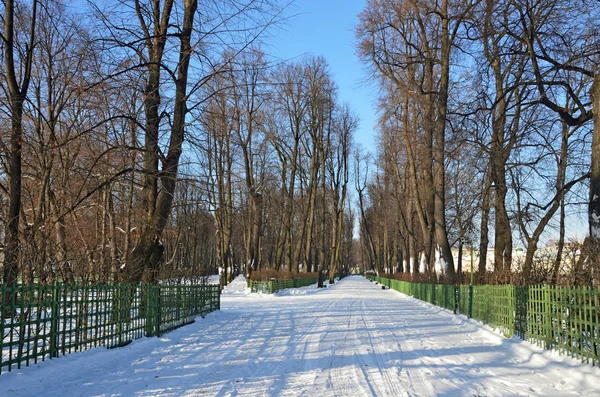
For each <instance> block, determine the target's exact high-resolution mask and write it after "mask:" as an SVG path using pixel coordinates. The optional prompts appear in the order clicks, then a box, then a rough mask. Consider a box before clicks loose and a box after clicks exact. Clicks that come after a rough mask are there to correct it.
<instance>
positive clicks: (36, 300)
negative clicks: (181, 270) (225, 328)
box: [0, 284, 220, 373]
mask: <svg viewBox="0 0 600 397" xmlns="http://www.w3.org/2000/svg"><path fill="white" fill-rule="evenodd" d="M219 306H220V291H219V286H218V285H215V286H212V285H138V286H136V285H65V284H54V285H17V286H0V309H1V310H0V316H1V317H0V335H1V336H2V338H1V339H0V352H1V353H2V356H1V357H0V373H2V371H6V370H8V371H11V369H12V368H14V367H17V368H21V366H22V365H26V366H28V365H30V364H32V363H33V364H35V363H37V362H39V361H44V360H46V359H48V358H54V357H59V356H60V355H66V354H69V353H72V352H77V351H83V350H87V349H91V348H94V347H99V346H102V347H107V348H113V347H119V346H124V345H126V344H128V343H130V342H131V341H132V340H134V339H138V338H141V337H143V336H159V335H162V334H164V333H166V332H169V331H171V330H173V329H175V328H177V327H180V326H182V325H186V324H189V323H191V322H193V321H194V318H195V317H197V316H204V315H206V314H207V313H210V312H212V311H215V310H219Z"/></svg>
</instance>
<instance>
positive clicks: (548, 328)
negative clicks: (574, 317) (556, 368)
mask: <svg viewBox="0 0 600 397" xmlns="http://www.w3.org/2000/svg"><path fill="white" fill-rule="evenodd" d="M542 290H543V294H544V306H545V308H544V317H545V321H544V333H545V334H546V335H545V339H546V340H545V342H546V349H548V350H549V349H551V348H552V306H551V305H550V286H548V285H544V286H543V287H542Z"/></svg>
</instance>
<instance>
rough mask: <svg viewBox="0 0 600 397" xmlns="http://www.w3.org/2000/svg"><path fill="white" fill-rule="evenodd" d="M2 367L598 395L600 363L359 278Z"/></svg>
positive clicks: (188, 384)
mask: <svg viewBox="0 0 600 397" xmlns="http://www.w3.org/2000/svg"><path fill="white" fill-rule="evenodd" d="M305 291H306V292H305V293H303V294H301V293H297V294H292V293H291V291H282V292H280V293H278V294H277V295H275V296H273V295H259V294H249V293H247V290H246V288H245V280H243V279H236V280H234V282H232V283H231V284H230V285H229V286H228V287H227V288H226V289H225V294H224V295H223V297H222V304H221V308H222V310H221V311H220V312H215V313H211V314H209V315H208V316H207V317H206V318H205V319H198V320H197V321H196V322H195V323H194V324H191V325H189V326H186V327H182V328H179V329H177V330H175V331H173V332H171V333H169V334H166V335H164V336H163V337H161V338H144V339H141V340H138V341H135V342H133V343H132V344H130V345H128V346H126V347H123V348H119V349H113V350H105V349H94V350H91V351H87V352H84V353H77V354H73V355H70V356H67V357H62V358H59V359H55V360H51V361H49V362H44V363H40V364H38V365H34V366H31V367H28V368H23V369H21V370H17V371H14V372H12V373H7V374H2V375H0V390H1V393H2V395H4V396H38V395H39V396H42V395H43V396H50V397H52V396H60V397H63V396H67V395H68V396H71V395H81V396H92V395H93V396H204V395H206V396H217V395H218V396H236V395H237V396H317V395H318V396H320V397H322V396H371V395H376V396H436V395H440V396H527V395H531V396H533V395H535V396H581V395H584V396H597V395H600V370H599V369H598V368H594V367H591V366H589V365H586V364H582V363H579V362H578V361H576V360H574V359H572V358H569V357H566V356H559V355H558V354H557V353H555V352H549V351H544V350H542V349H540V348H537V347H535V346H533V345H530V344H529V343H526V342H523V341H520V340H518V339H516V338H514V339H506V338H504V337H502V336H500V335H498V334H496V333H494V332H493V331H492V330H491V329H489V328H488V327H485V326H482V325H481V324H479V323H477V322H476V321H474V320H470V319H467V318H465V317H463V316H456V315H454V314H452V313H451V312H449V311H447V310H444V309H441V308H439V307H436V306H433V305H430V304H427V303H424V302H421V301H418V300H416V299H413V298H410V297H407V296H405V295H402V294H400V293H398V292H396V291H393V290H389V289H387V290H382V289H381V287H380V286H379V285H375V284H374V283H371V282H369V281H367V280H366V279H364V278H362V277H360V276H352V277H348V278H345V279H343V280H341V281H340V282H338V283H335V284H333V285H331V286H329V287H328V288H323V289H317V288H314V287H313V288H311V287H307V288H305Z"/></svg>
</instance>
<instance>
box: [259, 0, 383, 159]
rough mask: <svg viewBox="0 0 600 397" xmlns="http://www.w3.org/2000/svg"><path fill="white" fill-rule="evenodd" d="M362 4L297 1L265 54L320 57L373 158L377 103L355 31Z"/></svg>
mask: <svg viewBox="0 0 600 397" xmlns="http://www.w3.org/2000/svg"><path fill="white" fill-rule="evenodd" d="M365 5H366V1H364V0H296V1H295V3H294V4H293V5H292V6H291V7H290V9H289V11H288V15H290V17H289V19H288V20H287V21H286V23H285V24H284V25H282V26H281V27H279V28H276V29H273V30H272V31H271V34H270V37H268V38H267V40H266V44H265V51H266V52H267V53H269V54H271V55H272V56H275V57H277V58H281V59H292V58H296V57H301V56H303V55H306V54H314V55H321V56H323V57H325V59H326V60H327V62H328V63H329V65H330V68H331V72H332V74H333V77H334V80H335V82H336V83H337V85H338V88H339V100H340V101H341V102H347V103H348V104H349V105H350V107H351V109H352V110H353V111H354V112H355V113H356V114H358V116H359V117H360V127H359V130H358V131H357V133H356V135H355V141H356V143H358V144H359V145H361V146H362V147H363V148H364V149H367V150H369V151H371V152H373V153H374V152H375V140H376V138H375V132H374V127H375V122H376V109H375V99H376V93H377V89H376V87H375V86H374V85H372V84H371V85H369V84H368V83H367V81H368V72H367V70H366V67H365V65H363V64H362V63H361V62H360V61H359V59H358V57H357V56H356V39H355V35H354V28H355V26H356V24H357V23H358V13H360V12H361V11H362V10H363V8H364V7H365Z"/></svg>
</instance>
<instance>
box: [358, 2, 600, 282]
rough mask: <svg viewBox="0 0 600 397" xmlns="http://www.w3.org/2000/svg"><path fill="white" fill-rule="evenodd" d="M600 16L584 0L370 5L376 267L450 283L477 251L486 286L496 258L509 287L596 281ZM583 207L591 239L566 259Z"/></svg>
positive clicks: (367, 199)
mask: <svg viewBox="0 0 600 397" xmlns="http://www.w3.org/2000/svg"><path fill="white" fill-rule="evenodd" d="M599 12H600V10H599V9H598V7H597V4H595V3H593V2H589V1H586V0H575V1H573V0H565V1H543V0H542V1H540V0H537V1H530V0H519V1H512V0H511V1H491V0H413V1H404V0H402V1H395V0H394V1H392V0H371V1H369V2H368V5H367V7H366V8H365V10H364V11H363V12H362V13H361V15H360V24H359V26H358V27H357V36H358V40H359V52H360V56H361V57H362V59H363V60H364V61H365V62H366V63H367V64H368V65H369V66H370V67H371V70H372V71H373V74H374V76H375V77H376V78H377V80H378V82H379V86H380V87H381V96H380V109H381V117H380V119H379V132H380V150H379V152H378V154H377V158H376V159H375V167H376V172H375V175H374V177H373V178H371V179H370V180H366V179H365V180H363V183H362V184H361V186H360V189H359V192H362V193H360V197H361V201H362V202H364V203H363V205H362V208H363V209H362V213H363V214H364V215H363V222H362V228H361V230H362V235H363V236H364V241H365V246H366V249H367V251H368V252H369V255H370V258H371V262H372V263H373V264H375V265H376V267H377V268H378V269H380V270H384V269H386V270H388V271H397V270H400V271H411V272H418V271H421V272H425V273H426V274H428V275H429V276H430V277H434V275H435V274H436V270H437V273H439V272H443V273H444V274H445V275H446V276H447V277H449V278H451V279H454V278H455V275H456V273H457V272H458V273H461V272H462V269H461V266H462V256H463V254H462V252H463V249H464V248H465V247H466V246H467V245H469V246H470V248H472V246H473V245H474V244H475V243H476V242H477V241H478V243H479V247H478V249H477V251H478V253H479V257H478V259H477V261H478V263H476V266H477V270H478V272H479V274H480V275H484V274H485V273H486V264H487V262H488V260H489V261H490V262H492V263H493V270H494V273H495V274H496V275H497V277H499V278H501V279H502V280H504V281H506V280H507V279H508V278H509V277H511V275H513V278H514V273H515V272H518V273H519V275H520V276H521V277H522V279H521V280H522V281H523V282H540V281H550V282H557V281H558V280H559V279H561V278H562V279H563V280H569V281H571V282H576V283H583V284H591V283H593V281H594V280H598V276H599V273H598V272H599V271H600V266H599V264H600V260H599V259H600V258H599V257H598V252H599V250H598V239H599V238H600V232H599V231H600V223H599V222H600V212H599V201H598V200H600V182H599V181H600V147H599V146H598V145H599V143H598V142H600V118H598V117H596V115H595V112H596V111H597V109H598V108H600V103H599V102H598V100H600V95H599V94H598V93H597V90H598V89H599V88H600V80H599V78H600V77H599V76H600V73H599V70H600V69H599V64H600V58H599V56H600V41H599V38H600V37H599V36H598V33H599V31H598V28H599V26H600V25H598V16H599V15H598V13H599ZM586 196H587V197H586ZM583 203H587V208H588V210H587V213H588V225H589V228H588V238H587V239H586V241H585V243H584V244H583V245H582V246H580V247H576V248H573V249H571V250H570V253H571V254H573V255H571V256H569V258H570V260H568V261H566V260H565V257H566V256H567V251H569V250H568V249H567V248H568V247H567V245H568V243H567V241H566V228H567V226H568V225H569V222H571V224H573V223H574V222H573V220H572V218H570V217H569V214H573V213H575V212H577V211H578V209H579V207H578V206H581V205H582V204H583ZM390 213H393V214H395V215H396V216H395V217H389V214H390ZM551 234H554V235H555V236H556V240H557V246H556V250H555V251H553V252H552V257H551V258H545V260H541V255H540V251H539V245H540V241H541V240H542V239H543V238H547V237H548V236H549V235H551ZM581 234H585V233H584V231H582V232H581ZM544 236H546V237H544ZM515 240H517V242H516V241H515ZM518 242H521V243H522V245H523V246H524V247H525V255H524V256H523V257H522V258H521V259H518V260H517V259H516V257H515V255H514V253H515V249H514V247H515V245H516V244H518ZM489 245H492V246H493V254H492V255H493V258H487V251H488V246H489ZM519 245H520V244H519ZM451 247H455V248H456V249H457V250H458V255H457V256H458V261H457V262H455V259H454V257H453V253H452V249H451ZM567 275H568V276H570V277H569V278H565V276H567Z"/></svg>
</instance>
